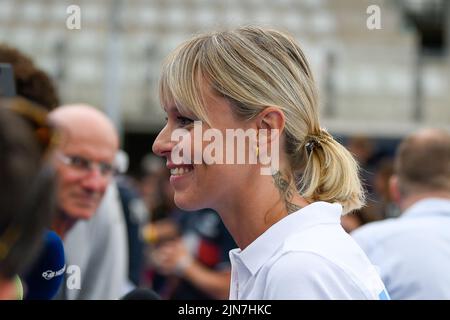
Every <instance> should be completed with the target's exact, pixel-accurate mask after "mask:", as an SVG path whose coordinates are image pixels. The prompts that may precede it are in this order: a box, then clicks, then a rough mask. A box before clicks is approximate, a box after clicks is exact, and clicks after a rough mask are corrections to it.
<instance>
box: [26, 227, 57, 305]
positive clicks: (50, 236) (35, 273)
mask: <svg viewBox="0 0 450 320" xmlns="http://www.w3.org/2000/svg"><path fill="white" fill-rule="evenodd" d="M65 270H66V264H65V257H64V246H63V243H62V241H61V238H60V237H59V236H58V235H57V234H56V233H55V232H53V231H47V232H46V233H45V240H44V246H43V248H42V250H41V252H40V254H39V256H38V258H37V259H36V261H35V262H34V263H33V265H32V267H31V268H30V271H29V272H28V273H27V274H26V277H25V278H24V281H23V282H24V283H25V288H26V293H25V300H51V299H52V298H53V297H54V296H55V295H56V293H57V292H58V289H59V287H60V286H61V283H62V282H63V280H64V272H65Z"/></svg>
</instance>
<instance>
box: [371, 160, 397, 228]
mask: <svg viewBox="0 0 450 320" xmlns="http://www.w3.org/2000/svg"><path fill="white" fill-rule="evenodd" d="M393 174H394V160H393V159H392V158H388V157H385V158H383V159H381V160H380V161H379V162H378V164H377V165H376V169H375V175H374V179H373V190H374V205H373V207H372V210H373V211H374V215H378V216H379V217H380V218H383V219H386V218H394V217H397V216H399V215H400V212H399V211H400V210H399V208H398V206H397V205H396V204H395V202H394V200H393V199H392V195H391V192H390V190H389V181H390V180H391V177H392V175H393ZM368 222H373V221H368Z"/></svg>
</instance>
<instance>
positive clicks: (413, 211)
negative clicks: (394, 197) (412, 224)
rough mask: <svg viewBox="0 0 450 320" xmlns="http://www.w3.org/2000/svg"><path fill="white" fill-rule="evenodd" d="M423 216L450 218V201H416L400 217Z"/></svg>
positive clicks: (433, 199) (439, 199)
mask: <svg viewBox="0 0 450 320" xmlns="http://www.w3.org/2000/svg"><path fill="white" fill-rule="evenodd" d="M423 216H427V217H430V216H446V217H450V200H448V199H443V198H428V199H423V200H420V201H417V202H416V203H415V204H413V205H412V206H411V207H409V208H408V209H407V210H406V211H405V212H404V213H403V214H402V215H401V216H400V217H401V218H415V217H423Z"/></svg>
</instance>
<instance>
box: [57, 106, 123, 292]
mask: <svg viewBox="0 0 450 320" xmlns="http://www.w3.org/2000/svg"><path fill="white" fill-rule="evenodd" d="M50 117H51V119H52V121H54V122H55V123H57V124H58V125H59V126H60V127H61V129H62V130H64V131H63V134H62V135H63V137H62V142H61V147H60V148H59V149H58V150H56V152H55V153H56V154H55V166H56V169H57V174H58V182H59V185H58V187H59V195H58V204H59V208H60V210H59V215H58V217H57V218H56V219H55V221H54V224H53V227H54V230H55V231H57V232H58V233H59V234H60V235H61V236H62V237H63V238H64V246H65V248H66V255H67V263H68V265H76V266H78V267H79V270H80V272H81V274H80V276H81V281H80V287H79V288H68V287H67V286H65V287H63V288H62V290H61V291H60V293H59V295H58V298H59V299H117V298H119V297H120V296H121V295H122V294H123V293H124V286H125V283H126V277H127V248H126V246H127V241H126V230H125V225H124V217H123V213H122V210H121V207H120V202H119V200H118V194H117V189H116V186H115V185H114V184H111V182H113V176H114V174H115V165H114V160H115V157H116V153H117V151H118V147H119V138H118V135H117V132H116V129H115V128H114V126H113V124H112V123H111V121H110V120H109V119H108V118H107V117H106V116H105V115H104V114H103V113H101V112H100V111H98V110H97V109H95V108H94V107H91V106H87V105H70V106H63V107H60V108H58V109H56V110H54V111H52V112H51V115H50ZM75 223H76V224H75Z"/></svg>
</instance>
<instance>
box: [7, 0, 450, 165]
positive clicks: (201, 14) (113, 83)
mask: <svg viewBox="0 0 450 320" xmlns="http://www.w3.org/2000/svg"><path fill="white" fill-rule="evenodd" d="M72 4H76V5H78V6H79V8H80V9H81V29H79V30H76V29H75V30H69V29H68V28H67V27H66V21H67V19H68V17H69V16H70V13H68V12H67V8H68V7H69V6H70V5H72ZM370 5H376V6H378V7H379V8H380V18H381V25H380V26H381V29H374V30H369V28H368V27H367V20H368V19H369V18H370V16H371V14H370V13H372V12H370V13H367V8H368V7H369V6H370ZM449 10H450V1H447V0H371V1H365V0H333V1H331V0H133V1H125V0H84V1H76V0H70V1H65V0H0V41H1V42H4V43H7V44H10V45H12V46H15V47H17V48H19V49H20V50H22V51H23V52H25V53H28V54H30V55H32V56H33V59H34V60H35V61H36V63H37V64H38V65H39V66H40V67H41V68H43V69H44V70H45V71H47V72H48V73H49V74H50V75H51V76H52V77H53V79H54V80H55V81H56V83H58V88H59V93H60V95H61V98H62V101H63V103H72V102H80V101H81V102H86V103H90V104H93V105H95V106H98V107H99V108H101V109H103V110H105V111H106V112H107V113H108V115H109V116H110V117H111V118H112V119H113V120H114V122H115V123H116V124H117V126H118V127H119V128H120V131H121V135H122V138H123V139H122V141H123V148H124V149H125V150H126V151H127V152H128V153H129V156H130V170H131V172H133V171H136V170H137V168H138V166H139V163H140V161H141V158H142V157H143V155H144V154H146V153H148V152H149V151H150V147H151V143H152V140H153V139H154V137H155V135H156V133H157V132H158V130H159V129H160V128H161V126H162V123H163V114H162V112H161V109H160V106H159V102H158V97H157V92H156V86H157V80H158V76H159V68H160V64H161V61H162V60H163V59H164V57H165V56H166V55H167V54H168V53H169V52H170V51H171V50H172V49H173V48H175V47H176V45H178V44H179V43H180V42H181V41H183V40H184V39H187V38H189V37H190V36H191V35H192V34H193V33H197V32H201V31H205V30H210V29H213V28H219V27H223V26H235V25H241V24H260V25H269V26H274V27H277V28H281V29H284V30H286V31H288V32H290V33H292V34H293V35H294V36H295V37H296V38H297V39H298V40H299V42H300V44H301V45H302V46H303V48H304V50H305V52H306V54H307V57H308V58H309V60H310V63H311V64H312V67H313V70H314V72H315V76H316V80H317V82H318V85H319V88H320V99H321V113H322V119H323V121H324V125H325V126H326V127H328V129H329V130H330V131H331V132H333V133H334V134H335V135H337V136H342V137H343V138H346V137H348V136H353V135H364V136H368V137H370V138H374V139H379V140H380V143H381V144H382V146H383V147H384V148H387V150H388V151H387V152H389V150H390V149H392V148H393V147H392V146H391V144H390V141H391V140H393V141H395V140H396V139H397V138H400V137H401V136H403V135H405V134H406V133H408V132H410V131H412V130H414V129H416V128H417V127H420V126H426V125H433V126H447V127H448V126H450V106H449V101H450V99H449V98H450V90H449V88H450V85H449V77H450V76H449V74H450V72H449V71H450V54H449V49H448V43H449V42H450V40H449V39H450V32H449V29H450V28H449V25H450V14H449Z"/></svg>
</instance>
